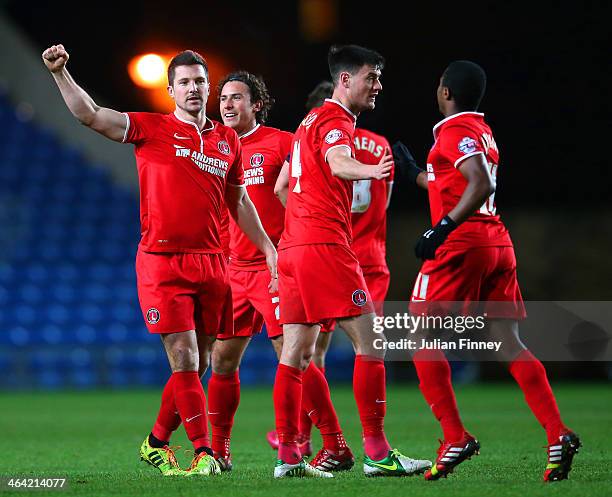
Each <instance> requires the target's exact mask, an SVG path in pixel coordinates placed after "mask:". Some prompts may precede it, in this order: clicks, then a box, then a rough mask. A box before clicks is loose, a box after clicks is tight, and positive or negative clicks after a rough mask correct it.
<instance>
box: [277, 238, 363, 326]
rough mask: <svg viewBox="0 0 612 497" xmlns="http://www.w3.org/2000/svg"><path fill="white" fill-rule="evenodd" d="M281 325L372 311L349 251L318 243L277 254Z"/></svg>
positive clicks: (281, 251)
mask: <svg viewBox="0 0 612 497" xmlns="http://www.w3.org/2000/svg"><path fill="white" fill-rule="evenodd" d="M278 287H279V294H280V317H281V319H280V322H281V324H292V323H304V324H315V323H321V322H322V321H323V320H329V319H332V318H344V317H350V316H358V315H360V314H367V313H370V312H374V308H373V306H372V301H371V298H370V293H369V292H368V287H367V285H366V282H365V279H364V277H363V272H362V271H361V267H359V262H357V258H356V257H355V254H354V253H353V251H352V250H351V249H350V248H349V247H346V246H344V245H338V244H329V243H320V244H312V245H298V246H296V247H289V248H286V249H281V250H280V251H279V253H278Z"/></svg>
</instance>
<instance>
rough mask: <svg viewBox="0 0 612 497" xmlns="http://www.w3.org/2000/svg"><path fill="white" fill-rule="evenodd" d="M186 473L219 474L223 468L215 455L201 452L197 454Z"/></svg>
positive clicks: (200, 474) (199, 474) (188, 474)
mask: <svg viewBox="0 0 612 497" xmlns="http://www.w3.org/2000/svg"><path fill="white" fill-rule="evenodd" d="M185 473H186V475H185V476H210V475H218V474H220V473H221V468H220V467H219V463H218V462H217V461H216V460H215V458H214V457H213V456H211V455H209V454H207V453H206V452H200V453H199V454H196V455H195V457H194V458H193V461H191V466H189V469H188V470H187V471H186V472H185Z"/></svg>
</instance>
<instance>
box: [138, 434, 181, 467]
mask: <svg viewBox="0 0 612 497" xmlns="http://www.w3.org/2000/svg"><path fill="white" fill-rule="evenodd" d="M140 460H141V461H144V462H146V463H147V464H150V465H151V466H155V467H156V468H157V469H159V471H160V472H161V474H162V475H164V476H185V471H183V470H182V469H181V468H180V467H179V465H178V462H176V457H175V456H174V451H173V450H172V449H171V448H170V447H168V446H167V445H165V446H164V447H162V448H161V449H158V448H156V447H151V445H150V444H149V436H148V435H147V436H146V437H145V439H144V442H142V445H141V446H140Z"/></svg>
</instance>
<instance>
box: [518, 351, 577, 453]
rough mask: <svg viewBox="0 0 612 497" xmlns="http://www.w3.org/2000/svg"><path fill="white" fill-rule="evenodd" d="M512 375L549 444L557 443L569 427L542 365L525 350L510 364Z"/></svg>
mask: <svg viewBox="0 0 612 497" xmlns="http://www.w3.org/2000/svg"><path fill="white" fill-rule="evenodd" d="M510 374H511V375H512V376H513V377H514V379H515V380H516V382H517V383H518V385H519V387H520V388H521V390H522V391H523V394H524V395H525V400H526V401H527V405H529V408H530V409H531V411H532V412H533V414H534V415H535V417H536V418H537V419H538V421H539V422H540V424H541V425H542V426H543V427H544V429H545V430H546V436H547V438H548V443H549V444H552V443H553V442H555V441H557V439H558V437H559V435H561V433H563V432H564V431H567V427H566V426H565V425H564V424H563V422H562V421H561V415H560V414H559V408H558V407H557V401H556V400H555V396H554V394H553V392H552V389H551V388H550V384H549V383H548V378H547V377H546V370H545V369H544V366H543V365H542V363H541V362H540V361H539V360H538V359H536V358H535V357H534V355H533V354H532V353H531V352H529V351H528V350H524V351H522V352H521V353H520V354H519V355H518V356H517V357H516V359H514V361H512V363H511V364H510Z"/></svg>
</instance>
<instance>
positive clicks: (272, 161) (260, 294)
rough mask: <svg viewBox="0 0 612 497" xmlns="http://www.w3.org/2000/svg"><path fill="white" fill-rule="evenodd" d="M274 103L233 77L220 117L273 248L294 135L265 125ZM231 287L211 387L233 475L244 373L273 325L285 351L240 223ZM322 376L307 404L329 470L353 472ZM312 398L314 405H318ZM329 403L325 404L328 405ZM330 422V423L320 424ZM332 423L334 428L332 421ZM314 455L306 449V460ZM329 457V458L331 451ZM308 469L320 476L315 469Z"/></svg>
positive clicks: (308, 381) (226, 83)
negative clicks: (228, 330)
mask: <svg viewBox="0 0 612 497" xmlns="http://www.w3.org/2000/svg"><path fill="white" fill-rule="evenodd" d="M272 103H273V100H272V98H271V97H270V95H269V94H268V90H267V88H266V85H265V83H264V81H263V80H262V79H261V78H260V77H257V76H255V75H253V74H250V73H248V72H246V71H239V72H235V73H232V74H229V75H228V76H226V77H225V78H224V79H223V80H222V81H221V82H220V83H219V111H220V113H221V116H222V119H223V122H224V123H225V124H226V125H227V126H230V127H232V128H233V129H234V130H235V131H236V132H237V133H238V136H239V138H240V141H241V144H242V150H243V165H244V171H245V172H244V176H245V183H246V188H247V192H248V194H249V197H250V198H252V199H253V203H254V204H255V207H256V208H257V211H258V212H259V214H260V216H261V219H262V223H263V226H264V229H265V230H266V232H267V233H268V235H269V237H270V238H271V240H272V242H273V243H278V241H279V240H280V237H281V233H282V230H283V225H284V220H285V209H284V207H283V206H282V204H281V203H280V202H279V200H278V199H277V198H276V196H275V195H274V185H275V183H276V180H277V177H278V174H279V172H280V170H281V167H282V164H283V161H284V158H285V157H286V156H287V154H288V153H289V149H290V147H291V140H292V138H293V135H292V134H291V133H287V132H285V131H280V130H278V129H275V128H271V127H268V126H264V125H263V123H265V121H266V118H267V115H268V113H269V111H270V109H271V107H272ZM230 234H231V236H230V266H229V274H230V283H231V287H232V295H233V305H234V326H235V330H234V334H233V335H232V334H220V335H219V336H218V339H219V340H218V341H217V343H215V346H214V348H213V354H212V370H213V374H212V377H211V380H210V382H209V385H208V395H209V412H210V420H211V425H212V432H213V439H212V442H213V447H212V448H213V451H214V455H215V457H216V458H217V461H218V462H219V463H220V466H221V468H222V469H225V470H229V469H231V457H230V436H231V429H232V426H233V418H234V415H235V413H236V410H237V408H238V404H239V401H240V381H239V375H238V367H239V365H240V361H241V359H242V355H243V354H244V351H245V350H246V347H247V345H248V344H249V342H250V340H251V337H252V336H253V335H254V334H256V333H259V332H261V329H262V325H263V323H264V322H265V323H266V329H267V332H268V336H269V337H270V338H271V340H272V344H273V346H274V349H275V351H276V352H277V355H278V356H280V352H281V348H282V341H283V337H282V328H281V326H280V324H279V321H278V318H279V296H278V292H272V293H271V292H270V291H269V288H268V281H269V277H268V276H267V274H268V272H267V270H266V264H265V256H264V254H263V253H261V251H259V250H258V249H257V247H255V246H254V245H253V243H252V242H251V241H249V240H248V239H247V238H246V237H245V236H244V234H243V233H242V231H241V230H240V229H239V227H238V226H237V225H236V223H235V222H233V221H232V222H231V224H230ZM321 376H322V375H321V373H320V372H319V371H318V370H317V369H316V368H315V367H314V365H313V366H312V368H310V369H308V370H307V371H306V373H305V375H304V395H305V397H306V398H305V399H304V404H305V405H309V406H310V407H311V410H315V411H317V412H327V411H328V410H330V409H331V410H332V412H331V413H329V412H328V413H327V417H326V418H324V417H323V416H320V415H319V416H317V423H318V427H319V429H320V430H321V432H322V435H323V440H324V448H325V450H326V451H329V453H330V454H334V456H335V457H334V459H333V461H334V462H336V463H337V464H333V463H332V465H331V466H330V467H328V468H327V469H334V470H343V469H349V468H350V467H352V466H353V463H354V458H353V455H352V453H351V451H350V449H349V448H348V447H346V442H345V441H344V437H343V436H342V432H341V430H340V428H339V425H338V422H337V416H336V414H335V412H333V406H332V405H331V404H325V403H323V404H321V403H320V400H319V396H318V391H319V389H320V382H321ZM310 399H312V401H310ZM323 400H324V399H323ZM323 419H325V420H327V423H322V422H319V421H318V420H323ZM329 419H331V422H329ZM307 450H308V448H305V447H302V448H301V453H302V455H310V454H309V453H307ZM326 453H327V452H326ZM305 470H307V471H309V472H312V469H311V468H310V467H306V468H305Z"/></svg>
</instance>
